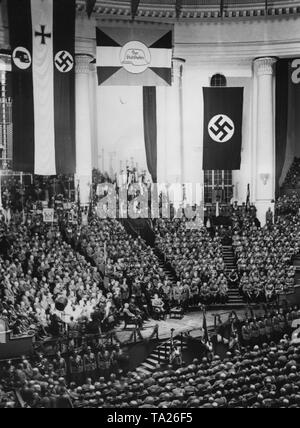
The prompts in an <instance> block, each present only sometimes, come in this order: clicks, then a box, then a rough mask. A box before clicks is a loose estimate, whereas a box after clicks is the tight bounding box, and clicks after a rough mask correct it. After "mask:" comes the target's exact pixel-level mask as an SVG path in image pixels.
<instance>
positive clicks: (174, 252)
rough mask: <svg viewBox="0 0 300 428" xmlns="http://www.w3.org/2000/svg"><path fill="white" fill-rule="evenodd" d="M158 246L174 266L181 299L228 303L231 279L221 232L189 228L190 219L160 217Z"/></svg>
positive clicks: (193, 302)
mask: <svg viewBox="0 0 300 428" xmlns="http://www.w3.org/2000/svg"><path fill="white" fill-rule="evenodd" d="M155 232H156V246H157V248H158V249H159V251H160V252H161V253H162V254H163V255H164V257H165V260H166V261H167V263H169V264H170V266H171V267H172V268H173V269H174V271H175V273H176V275H177V277H178V279H179V284H178V286H179V287H180V294H181V299H182V300H183V301H185V302H191V303H192V304H198V303H203V304H210V303H218V302H219V303H225V302H226V299H227V291H228V281H227V278H226V275H225V270H226V266H225V263H224V259H223V252H222V243H221V238H220V236H219V235H218V233H216V234H215V236H214V237H211V235H210V234H209V232H208V231H207V229H206V228H204V227H201V228H196V229H191V228H189V222H188V221H187V220H186V219H176V218H175V219H173V220H166V219H160V220H158V221H157V223H156V228H155Z"/></svg>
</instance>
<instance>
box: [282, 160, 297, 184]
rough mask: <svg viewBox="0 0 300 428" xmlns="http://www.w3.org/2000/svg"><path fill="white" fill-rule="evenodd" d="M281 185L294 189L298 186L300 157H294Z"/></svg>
mask: <svg viewBox="0 0 300 428" xmlns="http://www.w3.org/2000/svg"><path fill="white" fill-rule="evenodd" d="M282 187H283V188H285V189H295V188H299V187H300V158H295V159H294V162H293V163H292V166H291V167H290V169H289V171H288V173H287V175H286V177H285V180H284V183H283V186H282Z"/></svg>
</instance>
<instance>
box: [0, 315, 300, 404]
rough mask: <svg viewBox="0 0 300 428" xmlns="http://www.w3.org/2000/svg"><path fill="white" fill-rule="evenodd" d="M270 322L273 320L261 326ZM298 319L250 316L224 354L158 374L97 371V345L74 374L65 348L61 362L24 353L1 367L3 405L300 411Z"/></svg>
mask: <svg viewBox="0 0 300 428" xmlns="http://www.w3.org/2000/svg"><path fill="white" fill-rule="evenodd" d="M264 319H266V320H268V323H265V325H264V326H261V325H260V322H261V321H262V320H264ZM294 319H299V310H298V308H294V309H287V310H286V309H283V308H281V309H279V311H278V310H272V311H267V313H266V314H265V316H256V315H251V317H249V316H248V317H247V318H246V320H245V321H244V322H242V335H241V341H240V342H239V341H238V342H237V343H236V344H235V345H234V346H232V347H231V348H229V350H228V351H227V353H226V355H225V357H224V358H220V357H219V356H218V355H214V352H211V351H210V352H208V354H207V356H204V357H203V358H201V359H195V360H194V361H193V363H192V364H190V365H186V364H183V365H182V366H181V367H179V368H178V367H173V366H168V367H165V368H161V367H160V368H157V370H156V371H155V372H154V373H152V374H142V373H138V372H127V373H126V372H124V371H120V370H117V371H115V372H113V373H111V374H106V375H105V373H104V372H102V373H101V372H100V375H99V372H97V374H95V372H94V367H95V366H96V364H97V363H95V365H93V364H91V362H93V361H94V360H97V356H96V354H95V353H94V352H93V351H91V349H89V348H86V352H85V353H84V354H83V356H82V357H80V356H79V361H80V362H79V364H78V366H81V365H82V366H83V368H84V369H83V371H82V372H80V371H76V370H75V372H74V373H71V376H70V377H69V376H68V368H67V364H66V360H65V358H64V357H62V355H61V354H60V353H58V354H57V355H56V356H55V358H54V359H50V358H45V357H44V356H39V357H38V358H37V359H35V360H31V361H29V360H28V359H26V358H25V357H23V358H22V360H21V361H20V362H18V363H12V362H8V363H7V364H5V365H2V366H1V368H0V370H1V379H2V384H1V386H0V407H2V408H3V407H5V408H13V407H17V406H19V405H20V403H21V404H22V406H23V407H30V408H71V407H75V408H80V407H84V408H154V407H158V408H162V409H165V408H183V409H189V408H216V409H217V408H278V407H279V408H298V407H299V405H300V346H299V344H298V343H294V342H293V341H291V340H290V338H289V334H290V332H291V330H292V329H291V322H292V321H293V320H294ZM252 325H254V326H255V325H257V326H256V327H253V326H252ZM248 326H250V327H251V328H252V330H253V336H252V338H251V340H249V337H248V335H247V333H246V329H248V328H249V327H248ZM259 329H262V330H263V331H260V330H259ZM76 358H77V356H75V359H76Z"/></svg>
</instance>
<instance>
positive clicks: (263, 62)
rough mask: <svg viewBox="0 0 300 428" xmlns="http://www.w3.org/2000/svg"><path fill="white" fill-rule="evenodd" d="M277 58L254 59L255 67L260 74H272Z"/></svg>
mask: <svg viewBox="0 0 300 428" xmlns="http://www.w3.org/2000/svg"><path fill="white" fill-rule="evenodd" d="M276 62H277V59H276V58H274V57H263V58H256V59H255V60H254V69H255V72H256V74H257V75H258V76H272V75H273V74H274V64H276Z"/></svg>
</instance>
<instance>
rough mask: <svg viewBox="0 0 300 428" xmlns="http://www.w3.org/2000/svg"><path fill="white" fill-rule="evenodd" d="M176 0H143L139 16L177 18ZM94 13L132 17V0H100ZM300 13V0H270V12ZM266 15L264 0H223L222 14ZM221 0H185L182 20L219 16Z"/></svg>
mask: <svg viewBox="0 0 300 428" xmlns="http://www.w3.org/2000/svg"><path fill="white" fill-rule="evenodd" d="M175 4H176V0H141V1H140V5H139V9H138V12H137V16H136V19H137V20H138V19H143V20H145V19H149V20H151V19H152V20H153V19H154V20H163V21H166V20H170V21H174V20H176V19H177V16H176V9H175ZM85 7H86V1H85V0H77V9H78V12H84V11H85ZM94 13H95V15H96V16H97V17H98V18H100V19H101V18H104V19H105V18H115V19H131V1H130V0H97V1H96V4H95V7H94ZM299 13H300V0H268V12H267V14H268V16H270V17H271V16H280V15H295V14H299ZM260 16H261V17H263V16H266V2H265V1H264V0H224V10H223V18H247V17H260ZM220 17H221V16H220V0H182V8H181V12H180V15H179V19H180V20H187V19H194V20H195V19H216V18H217V19H218V18H220Z"/></svg>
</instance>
